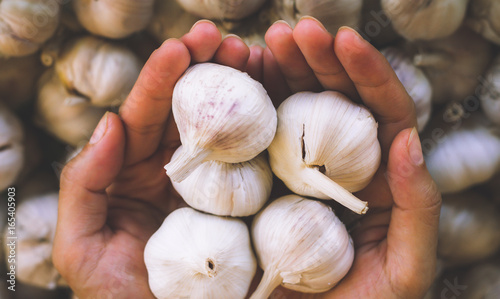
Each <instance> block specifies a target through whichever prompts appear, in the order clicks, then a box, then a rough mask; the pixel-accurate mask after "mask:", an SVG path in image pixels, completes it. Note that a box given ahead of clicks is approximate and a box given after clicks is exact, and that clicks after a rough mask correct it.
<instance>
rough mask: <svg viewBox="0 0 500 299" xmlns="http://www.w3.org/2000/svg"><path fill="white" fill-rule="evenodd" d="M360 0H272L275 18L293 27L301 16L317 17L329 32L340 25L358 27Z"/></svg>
mask: <svg viewBox="0 0 500 299" xmlns="http://www.w3.org/2000/svg"><path fill="white" fill-rule="evenodd" d="M362 5H363V1H362V0H294V1H290V0H272V6H273V8H272V12H271V13H272V14H274V15H275V20H274V21H277V20H285V21H286V22H287V23H288V24H290V25H291V26H292V27H294V26H295V25H296V24H297V23H298V22H299V20H300V18H301V17H303V16H312V17H315V18H316V19H318V20H319V21H320V22H321V23H322V24H323V25H324V26H325V28H326V29H327V30H328V31H329V32H330V33H331V34H336V33H337V31H338V30H339V28H340V27H342V26H349V27H353V28H355V27H358V26H359V23H360V20H361V8H362Z"/></svg>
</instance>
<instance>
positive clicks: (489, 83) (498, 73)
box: [479, 55, 500, 125]
mask: <svg viewBox="0 0 500 299" xmlns="http://www.w3.org/2000/svg"><path fill="white" fill-rule="evenodd" d="M485 77H486V78H485V80H486V83H485V85H484V86H483V89H482V93H481V94H480V97H479V98H480V100H481V107H482V109H483V112H484V114H485V115H486V116H487V117H488V118H489V119H490V120H491V121H492V122H494V123H495V124H497V125H500V55H498V56H497V57H496V58H495V60H494V61H493V63H492V64H491V67H490V68H489V70H488V72H487V73H486V75H485Z"/></svg>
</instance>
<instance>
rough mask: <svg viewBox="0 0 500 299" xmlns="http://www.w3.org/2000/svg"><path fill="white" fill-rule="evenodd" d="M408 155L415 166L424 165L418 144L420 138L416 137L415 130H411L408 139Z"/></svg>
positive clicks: (420, 147) (416, 132)
mask: <svg viewBox="0 0 500 299" xmlns="http://www.w3.org/2000/svg"><path fill="white" fill-rule="evenodd" d="M408 154H409V155H410V159H411V161H412V162H413V164H414V165H415V166H421V165H422V164H423V163H424V156H423V154H422V145H421V144H420V138H419V137H418V131H417V129H416V128H413V129H412V130H411V133H410V138H408Z"/></svg>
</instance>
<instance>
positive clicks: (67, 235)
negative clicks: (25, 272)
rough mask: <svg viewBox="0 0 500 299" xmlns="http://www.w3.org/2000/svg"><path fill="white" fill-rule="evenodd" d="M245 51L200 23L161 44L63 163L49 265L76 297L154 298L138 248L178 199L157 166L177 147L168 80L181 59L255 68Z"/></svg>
mask: <svg viewBox="0 0 500 299" xmlns="http://www.w3.org/2000/svg"><path fill="white" fill-rule="evenodd" d="M257 50H258V49H257ZM252 52H254V51H252ZM259 52H262V51H261V50H260V51H259ZM254 57H255V55H254V54H253V53H252V54H251V53H250V50H249V48H248V47H247V46H246V45H245V44H244V43H243V42H242V41H241V40H240V39H238V38H235V37H227V38H226V39H224V40H223V41H222V40H221V35H220V33H219V31H218V30H217V29H216V27H215V26H214V25H213V24H212V23H210V22H207V21H201V22H199V23H197V24H195V26H193V29H192V30H191V31H190V32H189V33H188V34H186V35H185V36H184V37H182V39H181V40H175V39H171V40H167V41H165V42H164V43H163V45H162V46H161V47H160V48H159V49H158V50H156V51H155V52H154V53H153V54H152V55H151V57H150V59H149V60H148V62H147V63H146V65H145V66H144V68H143V70H142V72H141V74H140V77H139V79H138V80H137V82H136V84H135V86H134V88H133V90H132V91H131V93H130V95H129V97H128V98H127V100H126V101H125V103H124V104H123V105H122V107H121V109H120V116H118V115H116V114H113V113H108V114H107V115H106V116H104V117H103V119H102V120H101V122H100V124H99V125H98V127H97V128H96V130H95V132H94V135H93V136H92V138H91V140H90V142H89V144H88V145H87V146H86V147H85V148H84V149H83V151H82V152H81V153H80V154H79V155H78V156H77V157H76V158H75V159H73V160H72V161H71V162H70V163H69V164H68V165H67V166H66V167H65V168H64V170H63V173H62V175H61V190H60V199H59V215H58V217H59V219H58V224H57V231H56V237H55V241H54V249H53V262H54V265H55V267H56V268H57V269H58V270H59V272H60V273H61V275H62V276H63V277H64V278H65V279H66V280H67V281H68V283H69V285H70V286H71V288H72V289H73V290H74V292H75V293H76V295H77V296H78V297H80V298H154V296H153V294H152V293H151V291H150V289H149V285H148V280H147V277H148V275H147V271H146V267H145V265H144V258H143V254H144V246H145V245H146V242H147V241H148V239H149V238H150V237H151V235H152V234H153V233H154V232H155V231H156V230H157V229H158V228H159V227H160V225H161V223H162V222H163V220H164V219H165V217H166V216H167V215H168V214H169V213H170V212H171V211H173V210H175V209H176V208H178V207H180V206H182V205H183V201H182V200H181V199H180V198H179V197H178V196H177V195H176V193H175V192H174V191H173V189H172V186H171V184H170V181H169V179H168V177H167V176H166V174H165V171H164V169H163V166H164V165H165V164H166V163H167V162H168V161H169V160H170V158H171V156H172V154H173V152H174V151H175V149H176V148H177V147H178V146H179V145H180V140H179V135H178V132H177V128H176V126H175V122H174V121H173V118H172V116H171V113H170V109H171V99H172V92H173V88H174V85H175V83H176V82H177V80H178V79H179V78H180V76H181V75H182V74H183V73H184V71H185V70H186V69H187V68H188V66H189V65H190V63H198V62H205V61H213V62H216V63H220V64H224V65H228V66H231V67H233V68H237V69H240V70H247V71H248V72H249V73H251V74H252V73H261V71H260V69H261V67H262V63H261V62H262V61H259V60H255V59H254ZM247 67H248V68H247Z"/></svg>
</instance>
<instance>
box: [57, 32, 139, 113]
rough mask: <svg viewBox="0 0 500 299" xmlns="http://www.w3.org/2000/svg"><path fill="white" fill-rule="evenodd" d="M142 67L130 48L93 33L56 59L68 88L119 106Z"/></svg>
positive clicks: (106, 104)
mask: <svg viewBox="0 0 500 299" xmlns="http://www.w3.org/2000/svg"><path fill="white" fill-rule="evenodd" d="M141 67H142V64H141V62H140V61H139V59H138V58H137V57H136V56H135V55H134V53H132V52H131V51H130V50H128V49H126V48H124V47H121V46H118V45H115V44H112V43H110V42H108V41H105V40H103V39H100V38H96V37H91V36H88V37H84V38H79V39H77V40H75V41H73V42H71V43H70V44H69V45H67V46H66V48H65V49H64V50H63V52H62V54H61V55H60V57H59V59H58V61H57V62H56V71H57V75H58V76H59V78H60V79H61V81H62V82H63V83H64V85H65V86H66V87H67V89H68V90H70V91H71V92H73V93H75V94H78V95H80V96H81V97H82V98H87V99H88V101H89V102H90V104H91V105H93V106H99V107H109V106H119V105H120V104H121V103H122V102H123V101H124V100H125V98H126V97H127V95H128V94H129V92H130V90H131V89H132V87H133V86H134V83H135V81H136V80H137V77H138V76H139V72H140V71H141Z"/></svg>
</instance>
